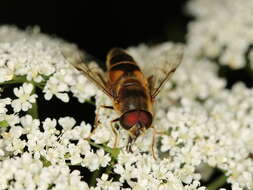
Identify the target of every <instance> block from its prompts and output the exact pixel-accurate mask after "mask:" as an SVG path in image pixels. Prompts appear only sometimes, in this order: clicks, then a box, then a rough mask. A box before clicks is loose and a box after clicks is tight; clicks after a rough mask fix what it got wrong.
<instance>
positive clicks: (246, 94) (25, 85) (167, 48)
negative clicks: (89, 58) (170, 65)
mask: <svg viewBox="0 0 253 190" xmlns="http://www.w3.org/2000/svg"><path fill="white" fill-rule="evenodd" d="M174 47H175V45H174V44H173V43H169V42H167V43H163V44H160V45H157V46H155V47H148V46H146V45H144V44H143V45H140V46H138V47H131V48H129V49H127V51H128V52H129V54H130V55H132V56H133V57H134V58H135V60H136V61H137V62H138V63H139V65H140V67H145V66H148V65H152V64H153V63H154V62H155V63H156V64H157V65H160V66H161V67H163V66H165V65H164V64H166V59H167V58H168V53H169V52H171V51H172V50H173V48H174ZM80 54H82V52H80V51H79V50H78V48H77V47H76V46H75V45H74V44H69V43H67V42H65V41H63V40H60V39H57V38H52V37H49V36H47V35H45V34H42V33H40V32H39V31H38V30H37V28H34V29H32V30H27V31H21V30H18V29H17V28H15V27H10V26H2V27H0V72H1V76H0V78H1V80H0V81H1V88H2V91H1V95H2V96H1V99H0V158H1V161H0V176H1V177H0V189H82V190H83V189H91V190H104V189H125V190H126V189H135V190H137V189H148V190H153V189H161V190H163V189H164V190H165V189H170V190H181V189H182V190H204V189H206V187H205V186H203V185H201V179H203V176H206V175H205V174H206V170H205V167H200V166H203V164H205V165H206V166H209V168H210V167H211V168H213V169H212V170H214V169H219V170H220V171H222V172H223V174H224V175H223V178H224V182H225V181H227V183H230V184H232V188H233V189H252V188H253V160H252V158H251V156H250V155H251V154H252V151H253V150H252V147H253V146H252V145H253V133H252V130H253V129H252V128H253V124H252V123H253V119H252V118H253V99H252V98H251V97H252V95H253V91H252V90H251V89H249V88H247V87H245V86H244V85H243V84H242V83H238V84H236V85H234V86H233V87H232V89H226V88H225V86H226V79H224V78H219V77H218V69H219V66H218V65H216V64H213V62H212V61H210V60H207V59H205V58H203V59H200V58H199V56H198V57H196V55H195V54H193V53H192V46H188V45H187V46H186V48H185V56H184V60H183V62H182V64H181V65H180V67H179V68H178V70H177V72H176V73H175V75H174V76H173V78H172V79H171V80H170V81H169V82H168V83H167V84H166V85H165V86H164V89H163V90H162V92H161V93H160V94H159V96H158V98H157V100H156V105H155V106H156V108H155V120H154V126H155V127H156V130H157V131H160V132H162V133H163V135H159V136H156V141H155V142H156V144H155V146H154V148H155V152H156V153H157V159H156V160H155V159H154V157H153V156H152V151H151V147H152V146H151V144H152V138H153V135H152V129H151V130H147V131H146V133H145V134H144V135H142V136H140V137H139V138H138V139H137V141H136V142H135V143H134V144H133V147H132V148H133V152H132V153H131V152H127V151H126V149H125V147H126V143H127V138H128V133H127V131H126V130H124V129H123V128H122V127H119V128H118V129H117V131H118V134H119V142H118V143H117V147H114V146H113V145H114V140H115V134H114V132H113V130H112V128H111V124H110V121H111V120H112V119H114V118H116V117H117V114H116V113H115V111H114V110H107V109H98V108H99V106H100V105H108V104H109V105H110V104H111V101H110V99H109V98H108V97H106V96H105V95H104V94H103V93H102V92H100V91H99V90H98V89H97V88H96V87H95V86H94V85H92V84H91V83H90V82H89V81H88V80H87V79H86V78H85V76H83V75H82V73H80V72H79V71H77V70H75V69H74V67H73V66H72V65H71V64H70V63H71V62H73V61H78V59H79V57H80V56H79V55H80ZM84 56H85V55H84ZM13 84H15V85H14V87H13ZM7 88H8V89H9V88H12V90H11V92H13V94H11V95H10V96H9V97H5V96H6V93H5V89H7ZM38 91H40V92H41V93H40V96H42V97H39V93H38ZM41 94H42V95H41ZM71 94H72V95H73V96H70V95H71ZM93 96H95V99H96V108H97V110H96V114H97V117H98V118H99V122H98V125H97V127H96V130H93V129H94V126H92V124H89V123H87V122H85V121H81V122H78V121H77V119H76V118H75V117H70V116H62V117H60V118H56V117H55V118H45V119H41V118H40V117H39V116H38V114H37V111H36V107H37V106H38V105H37V99H38V97H39V98H42V99H43V101H44V102H47V106H48V107H49V109H50V100H51V99H52V97H55V98H57V99H59V100H61V101H62V102H66V103H69V100H70V98H77V99H78V101H79V102H80V104H82V103H83V102H85V101H89V100H90V98H91V97H93ZM73 168H75V169H73ZM203 168H204V169H203ZM87 176H88V177H87ZM205 178H207V179H208V176H207V177H205Z"/></svg>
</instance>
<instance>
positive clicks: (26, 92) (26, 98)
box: [11, 83, 38, 112]
mask: <svg viewBox="0 0 253 190" xmlns="http://www.w3.org/2000/svg"><path fill="white" fill-rule="evenodd" d="M33 88H34V87H33V85H32V84H31V83H24V84H23V85H22V86H21V87H20V88H14V94H15V95H16V96H17V97H18V99H14V100H13V101H12V102H11V106H12V107H13V108H14V111H15V112H19V111H21V110H22V111H27V110H28V109H30V108H32V103H35V101H36V98H37V97H38V95H37V94H32V95H31V93H32V90H33Z"/></svg>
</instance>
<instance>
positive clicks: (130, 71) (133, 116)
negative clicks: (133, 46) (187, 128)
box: [72, 45, 183, 155]
mask: <svg viewBox="0 0 253 190" xmlns="http://www.w3.org/2000/svg"><path fill="white" fill-rule="evenodd" d="M177 48H178V47H177ZM182 49H183V47H182V46H181V45H180V48H179V51H177V54H176V55H175V56H174V61H172V62H170V61H171V60H167V61H168V63H167V66H166V68H163V69H162V73H163V74H162V75H156V76H155V75H150V76H145V75H144V74H143V72H142V70H141V69H140V67H139V66H138V65H137V63H136V61H135V60H134V58H133V57H132V56H131V55H129V54H128V53H127V52H126V51H125V50H123V49H120V48H114V49H111V50H110V51H109V52H108V54H107V58H106V66H107V73H106V74H107V76H103V74H102V73H99V72H95V71H94V70H93V69H91V68H90V67H89V66H88V64H86V63H74V64H73V63H72V65H73V66H74V67H75V68H76V69H78V70H80V71H81V72H83V74H84V75H85V76H86V77H87V78H88V79H89V80H90V81H92V82H93V83H94V84H95V85H96V86H97V87H99V88H100V89H101V90H102V91H103V92H104V93H105V94H106V95H107V96H109V97H110V98H111V100H112V102H113V106H102V107H104V108H110V109H114V110H115V111H116V112H118V114H119V115H120V116H119V117H118V118H116V119H114V120H112V121H111V123H113V122H119V123H120V125H121V126H122V127H123V128H124V129H126V130H127V131H128V132H129V139H128V144H127V147H126V148H127V151H130V152H131V151H132V149H131V145H132V143H133V142H134V141H135V140H136V139H137V137H138V136H140V135H141V134H143V133H144V131H145V130H147V129H148V128H150V127H152V121H153V117H154V113H153V105H154V102H155V98H156V96H157V95H158V94H159V92H160V91H161V89H162V87H163V86H164V84H165V83H166V81H168V79H169V78H170V77H171V76H172V74H173V73H174V72H175V71H176V69H177V67H178V65H179V64H180V62H181V60H182V56H183V50H182ZM144 67H145V65H144ZM154 68H155V67H154ZM159 77H160V79H158V78H159ZM153 140H154V137H153ZM153 144H154V142H153V143H152V151H153ZM153 155H154V154H153Z"/></svg>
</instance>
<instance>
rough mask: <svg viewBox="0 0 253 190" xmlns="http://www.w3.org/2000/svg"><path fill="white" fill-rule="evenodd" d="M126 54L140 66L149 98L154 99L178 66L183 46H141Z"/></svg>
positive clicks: (170, 44)
mask: <svg viewBox="0 0 253 190" xmlns="http://www.w3.org/2000/svg"><path fill="white" fill-rule="evenodd" d="M128 52H129V54H131V55H132V56H133V57H134V58H135V60H136V62H137V63H138V64H139V65H140V67H141V69H142V72H143V73H144V75H145V77H146V78H147V80H148V84H149V88H150V91H151V97H152V98H155V97H156V96H157V95H158V94H159V93H160V91H161V89H162V88H163V86H164V84H165V83H166V82H167V81H168V80H169V79H170V78H171V77H172V75H173V73H174V72H175V71H176V69H177V67H178V66H179V65H180V63H181V61H182V58H183V52H184V46H183V45H182V44H172V43H164V44H162V45H158V46H153V47H147V46H141V47H139V48H137V49H135V48H133V49H129V51H128Z"/></svg>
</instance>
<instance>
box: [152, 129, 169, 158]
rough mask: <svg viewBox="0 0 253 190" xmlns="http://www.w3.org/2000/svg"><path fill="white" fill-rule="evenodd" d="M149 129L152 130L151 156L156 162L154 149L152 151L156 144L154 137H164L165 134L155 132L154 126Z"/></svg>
mask: <svg viewBox="0 0 253 190" xmlns="http://www.w3.org/2000/svg"><path fill="white" fill-rule="evenodd" d="M151 128H152V129H153V138H152V145H151V146H152V147H151V149H152V156H153V158H154V159H155V160H157V158H156V155H155V149H154V147H155V144H156V135H166V133H164V132H161V131H157V130H156V129H155V127H154V126H151Z"/></svg>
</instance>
